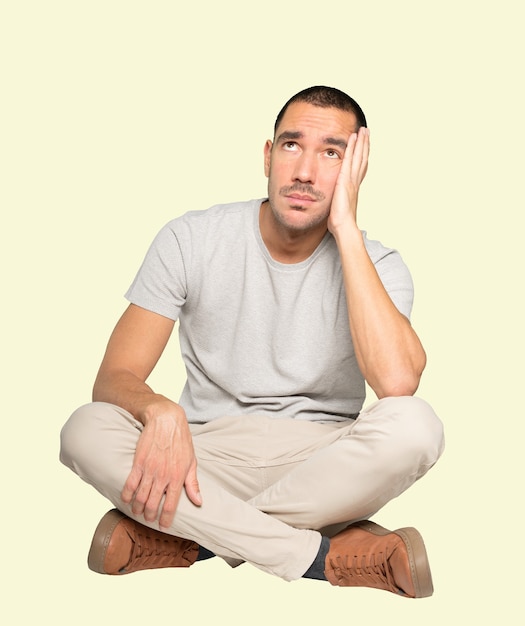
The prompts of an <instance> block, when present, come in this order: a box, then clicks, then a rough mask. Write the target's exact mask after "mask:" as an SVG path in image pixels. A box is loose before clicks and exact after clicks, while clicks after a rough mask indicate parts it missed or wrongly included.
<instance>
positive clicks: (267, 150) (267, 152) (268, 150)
mask: <svg viewBox="0 0 525 626" xmlns="http://www.w3.org/2000/svg"><path fill="white" fill-rule="evenodd" d="M272 147H273V144H272V142H271V141H270V140H269V139H268V140H267V141H266V143H265V144H264V175H265V176H266V178H268V177H269V176H270V161H271V159H272Z"/></svg>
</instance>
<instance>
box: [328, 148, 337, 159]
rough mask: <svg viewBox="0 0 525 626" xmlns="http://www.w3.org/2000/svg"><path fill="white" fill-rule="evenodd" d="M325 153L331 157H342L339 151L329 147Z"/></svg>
mask: <svg viewBox="0 0 525 626" xmlns="http://www.w3.org/2000/svg"><path fill="white" fill-rule="evenodd" d="M325 154H326V156H327V157H329V158H330V159H339V158H340V155H339V152H336V151H335V150H333V149H332V148H330V149H328V150H327V151H326V153H325Z"/></svg>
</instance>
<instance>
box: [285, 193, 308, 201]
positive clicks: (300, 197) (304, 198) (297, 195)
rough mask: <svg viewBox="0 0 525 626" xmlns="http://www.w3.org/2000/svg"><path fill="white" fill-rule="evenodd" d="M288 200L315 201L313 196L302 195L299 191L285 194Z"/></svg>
mask: <svg viewBox="0 0 525 626" xmlns="http://www.w3.org/2000/svg"><path fill="white" fill-rule="evenodd" d="M286 197H287V198H288V199H289V200H300V201H301V202H315V198H312V196H307V195H303V194H300V193H291V194H288V195H287V196H286Z"/></svg>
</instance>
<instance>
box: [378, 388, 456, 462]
mask: <svg viewBox="0 0 525 626" xmlns="http://www.w3.org/2000/svg"><path fill="white" fill-rule="evenodd" d="M376 405H378V406H377V407H376V410H378V411H379V412H380V413H381V414H383V415H385V417H386V419H387V420H388V421H389V422H390V424H391V431H390V433H391V438H390V444H391V447H393V449H395V450H397V451H398V452H400V453H401V456H402V457H405V458H407V459H408V458H412V459H414V460H417V462H418V464H419V465H420V466H421V468H422V469H428V468H430V467H431V466H432V465H434V464H435V463H436V461H437V460H438V459H439V457H440V456H441V454H442V452H443V449H444V445H445V438H444V431H443V423H442V422H441V420H440V419H439V417H438V416H437V415H436V413H435V412H434V410H433V409H432V407H431V406H430V405H429V404H428V403H427V402H426V401H425V400H422V399H421V398H417V397H414V396H402V397H391V398H384V399H383V400H380V401H379V402H377V403H376Z"/></svg>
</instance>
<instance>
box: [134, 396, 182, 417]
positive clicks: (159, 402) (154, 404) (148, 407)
mask: <svg viewBox="0 0 525 626" xmlns="http://www.w3.org/2000/svg"><path fill="white" fill-rule="evenodd" d="M148 395H149V396H150V397H148V398H147V400H146V401H145V403H144V404H143V406H142V407H141V408H140V411H139V412H138V413H139V414H138V416H137V417H138V419H139V420H140V421H141V422H142V423H143V424H144V425H146V424H147V423H148V422H151V421H154V420H156V419H158V418H160V417H165V416H166V415H170V416H171V417H174V418H175V419H177V420H179V419H184V420H185V419H186V414H185V413H184V409H183V408H182V407H181V406H180V404H177V403H176V402H173V400H170V399H169V398H166V397H165V396H162V395H160V394H156V393H155V394H151V395H150V394H148Z"/></svg>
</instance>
